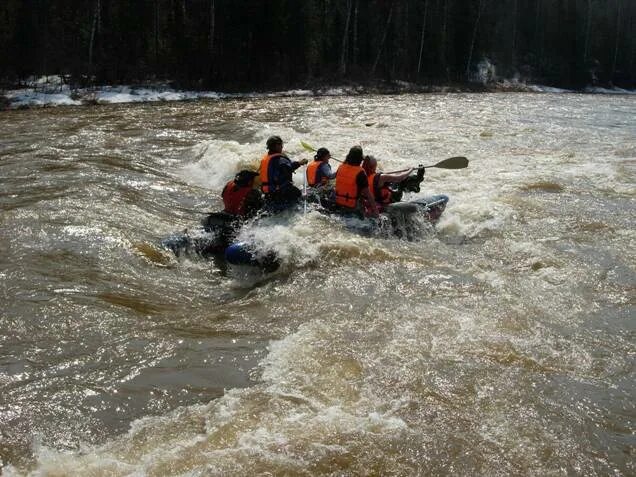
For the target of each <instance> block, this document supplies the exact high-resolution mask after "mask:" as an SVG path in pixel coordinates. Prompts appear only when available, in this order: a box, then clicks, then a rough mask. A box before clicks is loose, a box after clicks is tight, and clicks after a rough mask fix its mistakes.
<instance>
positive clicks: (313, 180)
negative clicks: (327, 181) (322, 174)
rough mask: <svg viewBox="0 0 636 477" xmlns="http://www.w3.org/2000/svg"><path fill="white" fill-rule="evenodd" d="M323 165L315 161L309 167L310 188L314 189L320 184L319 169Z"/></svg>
mask: <svg viewBox="0 0 636 477" xmlns="http://www.w3.org/2000/svg"><path fill="white" fill-rule="evenodd" d="M321 165H322V161H313V162H310V163H309V165H308V166H307V185H308V186H309V187H314V186H316V185H320V184H318V180H317V176H318V168H319V167H320V166H321Z"/></svg>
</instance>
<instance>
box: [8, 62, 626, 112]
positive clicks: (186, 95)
mask: <svg viewBox="0 0 636 477" xmlns="http://www.w3.org/2000/svg"><path fill="white" fill-rule="evenodd" d="M487 66H489V65H488V64H486V65H482V64H480V67H479V68H478V70H477V72H476V73H475V75H474V78H473V81H475V82H480V83H482V84H484V85H490V86H492V87H493V88H494V89H495V90H499V91H527V92H532V93H571V92H573V91H571V90H566V89H562V88H554V87H550V86H543V85H535V84H527V83H525V82H523V81H520V80H519V79H518V78H513V79H498V78H497V77H496V75H495V74H494V72H493V71H492V70H491V69H489V68H487ZM26 84H27V87H25V88H22V89H14V90H8V91H6V92H4V94H0V98H2V97H3V96H4V98H5V103H6V105H7V106H8V107H9V108H10V109H18V108H29V107H44V106H80V105H84V104H121V103H151V102H160V101H193V100H200V99H211V100H218V99H225V98H248V99H252V98H272V97H311V96H346V95H356V94H363V93H365V92H366V93H373V92H381V91H376V90H375V89H374V88H370V89H367V88H365V87H362V86H340V87H325V88H320V89H316V90H311V89H293V90H288V91H277V92H268V93H257V92H252V93H222V92H215V91H183V90H175V89H173V88H171V87H169V86H167V85H158V86H145V87H144V86H130V85H122V86H101V87H99V88H94V87H92V88H74V89H72V88H71V87H70V86H69V85H68V84H66V83H65V81H64V79H63V78H61V77H59V76H49V77H43V78H37V79H35V78H33V79H31V80H30V81H28V82H27V83H26ZM393 86H394V87H396V88H397V90H396V92H399V91H403V92H418V91H419V92H427V91H428V92H448V89H447V88H445V87H441V88H440V89H439V91H438V90H437V89H435V90H430V91H429V90H428V89H427V88H426V87H424V86H422V85H417V84H413V83H406V82H396V83H394V84H393ZM583 92H584V93H590V94H636V90H626V89H621V88H612V89H609V88H599V87H588V88H586V89H585V90H584V91H583ZM0 104H2V103H0Z"/></svg>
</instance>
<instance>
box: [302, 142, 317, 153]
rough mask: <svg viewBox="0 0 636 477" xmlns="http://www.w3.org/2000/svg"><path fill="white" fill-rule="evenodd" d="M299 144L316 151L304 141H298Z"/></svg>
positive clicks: (308, 149)
mask: <svg viewBox="0 0 636 477" xmlns="http://www.w3.org/2000/svg"><path fill="white" fill-rule="evenodd" d="M300 145H301V146H302V147H303V148H304V149H305V150H307V151H311V152H316V149H314V148H313V147H312V146H310V145H309V144H307V143H306V142H305V141H300Z"/></svg>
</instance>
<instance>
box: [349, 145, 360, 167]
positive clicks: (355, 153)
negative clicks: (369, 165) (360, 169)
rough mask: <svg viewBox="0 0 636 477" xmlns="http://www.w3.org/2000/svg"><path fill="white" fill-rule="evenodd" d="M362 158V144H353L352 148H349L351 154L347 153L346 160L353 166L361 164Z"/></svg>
mask: <svg viewBox="0 0 636 477" xmlns="http://www.w3.org/2000/svg"><path fill="white" fill-rule="evenodd" d="M362 158H363V153H362V148H361V147H360V146H353V147H352V148H351V149H349V154H347V157H346V159H345V162H346V163H347V164H351V165H352V166H359V165H360V163H361V162H362Z"/></svg>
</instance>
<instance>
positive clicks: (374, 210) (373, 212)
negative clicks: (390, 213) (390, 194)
mask: <svg viewBox="0 0 636 477" xmlns="http://www.w3.org/2000/svg"><path fill="white" fill-rule="evenodd" d="M360 194H361V195H362V197H364V198H365V199H366V200H367V203H368V204H369V215H370V216H371V217H376V218H377V217H379V216H380V212H379V211H378V206H377V205H376V203H375V199H374V198H373V194H372V193H371V191H370V190H369V188H368V187H367V188H366V189H362V190H361V191H360Z"/></svg>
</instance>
